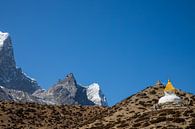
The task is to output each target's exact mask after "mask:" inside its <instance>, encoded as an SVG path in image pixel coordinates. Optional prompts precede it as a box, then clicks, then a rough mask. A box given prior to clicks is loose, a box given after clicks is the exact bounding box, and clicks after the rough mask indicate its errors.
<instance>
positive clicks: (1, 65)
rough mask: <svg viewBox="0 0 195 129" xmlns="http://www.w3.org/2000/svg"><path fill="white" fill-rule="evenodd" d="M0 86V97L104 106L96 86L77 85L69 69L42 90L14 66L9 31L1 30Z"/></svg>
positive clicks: (100, 93) (34, 81)
mask: <svg viewBox="0 0 195 129" xmlns="http://www.w3.org/2000/svg"><path fill="white" fill-rule="evenodd" d="M0 86H1V87H0V100H11V101H16V102H35V103H39V104H58V105H64V104H68V105H77V104H78V105H99V106H107V101H106V99H105V97H104V95H103V93H102V91H101V90H100V87H99V89H98V90H96V89H94V88H90V87H82V86H80V85H78V84H77V82H76V79H75V77H74V75H73V73H70V74H68V75H67V76H66V77H65V79H64V80H61V81H59V82H58V83H57V84H55V85H54V86H53V87H51V88H50V89H49V90H48V91H46V90H43V89H42V88H41V87H40V86H39V85H38V83H37V81H36V80H35V79H32V78H31V77H29V76H27V75H26V74H25V73H24V72H23V71H22V69H21V68H17V67H16V62H15V59H14V52H13V46H12V42H11V38H10V35H9V33H3V32H0ZM98 86H99V85H98ZM88 89H90V92H89V90H88ZM93 89H94V90H93ZM91 91H93V92H91Z"/></svg>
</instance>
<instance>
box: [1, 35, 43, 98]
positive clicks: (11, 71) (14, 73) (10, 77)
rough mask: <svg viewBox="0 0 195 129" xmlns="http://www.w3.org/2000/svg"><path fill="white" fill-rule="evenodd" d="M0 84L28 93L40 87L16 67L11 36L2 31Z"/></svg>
mask: <svg viewBox="0 0 195 129" xmlns="http://www.w3.org/2000/svg"><path fill="white" fill-rule="evenodd" d="M0 85H2V86H4V87H6V88H10V89H15V90H22V91H25V92H28V93H30V94H31V93H33V92H34V91H35V90H37V89H40V86H38V83H37V82H36V81H35V80H33V79H31V78H30V77H28V76H26V75H25V74H24V73H23V72H22V69H21V68H16V62H15V59H14V52H13V47H12V42H11V38H10V36H9V34H8V33H3V32H0Z"/></svg>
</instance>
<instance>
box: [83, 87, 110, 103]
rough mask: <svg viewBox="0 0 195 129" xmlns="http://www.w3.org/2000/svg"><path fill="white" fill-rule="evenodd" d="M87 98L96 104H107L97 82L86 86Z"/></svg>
mask: <svg viewBox="0 0 195 129" xmlns="http://www.w3.org/2000/svg"><path fill="white" fill-rule="evenodd" d="M87 98H88V99H89V100H91V101H92V102H94V103H95V104H96V105H103V106H107V105H108V104H107V100H106V97H105V96H104V94H103V93H102V91H101V89H100V86H99V84H98V83H93V84H91V85H89V87H87Z"/></svg>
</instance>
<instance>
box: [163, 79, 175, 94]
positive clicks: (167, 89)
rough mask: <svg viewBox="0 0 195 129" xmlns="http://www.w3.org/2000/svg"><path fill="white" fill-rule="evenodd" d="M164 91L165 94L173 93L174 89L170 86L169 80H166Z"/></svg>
mask: <svg viewBox="0 0 195 129" xmlns="http://www.w3.org/2000/svg"><path fill="white" fill-rule="evenodd" d="M164 91H165V92H175V87H174V86H173V85H172V83H171V81H170V80H168V83H167V85H166V87H165V89H164Z"/></svg>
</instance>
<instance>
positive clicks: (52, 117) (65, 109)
mask: <svg viewBox="0 0 195 129" xmlns="http://www.w3.org/2000/svg"><path fill="white" fill-rule="evenodd" d="M105 111H107V108H105V107H100V106H76V105H75V106H73V105H72V106H68V105H64V106H52V105H40V104H36V103H15V102H5V101H4V102H2V101H1V102H0V128H1V129H78V128H79V127H80V126H82V125H83V124H84V123H86V122H88V121H90V120H93V119H94V116H98V115H100V114H101V113H103V112H105Z"/></svg>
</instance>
